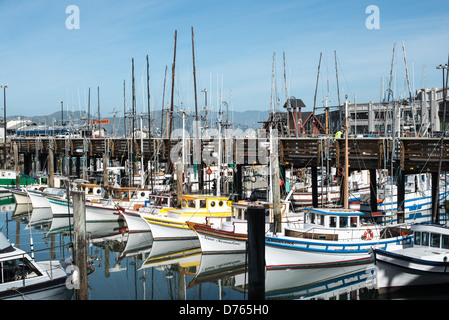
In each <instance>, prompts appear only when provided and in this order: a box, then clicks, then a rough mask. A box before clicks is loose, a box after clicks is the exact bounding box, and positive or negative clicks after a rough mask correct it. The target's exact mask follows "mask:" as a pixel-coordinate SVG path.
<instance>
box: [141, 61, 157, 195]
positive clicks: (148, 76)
mask: <svg viewBox="0 0 449 320" xmlns="http://www.w3.org/2000/svg"><path fill="white" fill-rule="evenodd" d="M147 101H148V148H149V149H150V148H151V108H150V62H149V59H148V55H147ZM142 147H143V144H142ZM153 148H154V144H153ZM153 151H154V150H153ZM153 155H154V152H153ZM142 158H143V155H142ZM149 160H150V162H149V164H148V166H149V167H150V168H149V169H150V170H149V171H150V176H149V179H150V184H151V191H152V192H153V191H154V189H153V187H154V186H153V166H152V165H151V153H150V158H149ZM142 169H143V167H142Z"/></svg>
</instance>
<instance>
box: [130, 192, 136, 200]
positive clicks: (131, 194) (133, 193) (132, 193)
mask: <svg viewBox="0 0 449 320" xmlns="http://www.w3.org/2000/svg"><path fill="white" fill-rule="evenodd" d="M136 196H137V191H135V190H132V191H131V192H130V197H131V199H135V198H136Z"/></svg>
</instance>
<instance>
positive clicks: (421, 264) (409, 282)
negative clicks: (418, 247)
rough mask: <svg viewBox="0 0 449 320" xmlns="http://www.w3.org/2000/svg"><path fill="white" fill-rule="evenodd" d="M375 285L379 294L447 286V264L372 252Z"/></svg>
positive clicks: (378, 251) (380, 251)
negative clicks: (375, 278) (411, 288)
mask: <svg viewBox="0 0 449 320" xmlns="http://www.w3.org/2000/svg"><path fill="white" fill-rule="evenodd" d="M373 255H374V264H375V266H376V277H377V281H376V285H377V289H378V290H379V291H380V292H383V291H394V290H399V289H404V288H405V287H417V286H426V285H447V284H449V262H447V257H446V262H445V261H443V259H444V257H445V255H442V257H441V261H428V260H423V259H417V258H411V257H408V256H405V255H402V254H398V253H394V252H387V251H385V250H379V249H376V250H373Z"/></svg>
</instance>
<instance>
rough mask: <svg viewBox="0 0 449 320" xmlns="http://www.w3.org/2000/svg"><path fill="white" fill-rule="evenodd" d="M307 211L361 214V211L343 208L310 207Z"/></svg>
mask: <svg viewBox="0 0 449 320" xmlns="http://www.w3.org/2000/svg"><path fill="white" fill-rule="evenodd" d="M308 211H309V212H313V213H321V214H327V215H332V216H363V212H360V211H357V210H353V209H343V208H310V209H308Z"/></svg>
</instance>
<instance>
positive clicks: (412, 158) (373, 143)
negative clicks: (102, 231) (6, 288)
mask: <svg viewBox="0 0 449 320" xmlns="http://www.w3.org/2000/svg"><path fill="white" fill-rule="evenodd" d="M197 141H198V140H196V139H192V138H188V139H185V140H184V143H183V140H182V139H180V138H179V139H142V140H139V139H134V140H133V139H123V138H42V137H41V138H14V139H11V141H10V142H8V143H7V153H8V154H10V155H12V154H13V150H14V144H16V145H17V150H18V153H19V155H20V154H21V155H23V156H24V157H25V158H27V159H28V161H29V160H31V161H32V160H33V159H34V158H35V157H41V158H47V157H48V155H49V154H50V153H53V155H54V156H55V157H60V156H68V157H70V158H79V157H89V158H102V157H103V155H104V154H106V155H107V156H108V158H109V159H110V160H113V159H115V160H122V159H128V158H129V157H130V156H131V155H133V156H134V157H135V158H136V157H137V158H140V157H143V158H144V159H146V160H150V159H151V160H154V159H157V160H158V161H159V162H160V163H175V162H177V161H179V160H180V159H182V154H183V153H184V156H185V158H184V162H186V163H187V164H194V163H195V162H196V163H198V162H199V160H200V161H201V162H203V163H204V164H206V165H211V164H212V163H214V164H217V163H218V152H221V153H222V155H223V160H224V161H223V160H222V163H227V164H231V163H235V164H242V165H254V164H262V165H263V164H267V163H268V155H269V144H270V142H269V139H267V138H225V139H221V146H220V147H219V144H218V138H217V137H215V138H210V139H201V140H199V142H200V144H201V148H200V150H201V151H200V152H201V154H200V157H201V158H200V159H195V152H194V146H195V143H196V142H197ZM395 144H396V145H393V140H392V139H391V138H349V139H348V158H349V166H350V169H351V170H369V169H390V168H391V165H393V169H401V170H402V171H404V172H406V173H419V172H437V171H438V169H439V163H440V159H441V160H442V161H441V171H442V172H444V171H447V170H448V169H449V138H444V140H442V139H439V138H398V139H397V140H396V143H395ZM278 148H279V150H278V151H279V160H280V165H289V166H291V165H293V167H295V168H304V167H321V166H323V165H327V164H328V165H329V166H331V167H337V168H338V167H340V166H342V165H343V164H344V149H345V139H335V140H334V139H330V138H328V139H326V138H313V137H312V138H278ZM0 150H3V149H2V148H0ZM1 158H3V157H1ZM197 158H198V157H197ZM195 160H196V161H195Z"/></svg>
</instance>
